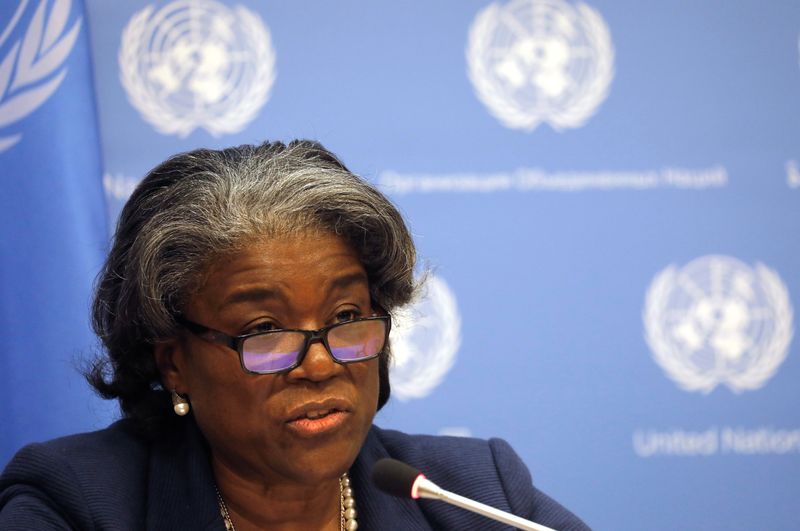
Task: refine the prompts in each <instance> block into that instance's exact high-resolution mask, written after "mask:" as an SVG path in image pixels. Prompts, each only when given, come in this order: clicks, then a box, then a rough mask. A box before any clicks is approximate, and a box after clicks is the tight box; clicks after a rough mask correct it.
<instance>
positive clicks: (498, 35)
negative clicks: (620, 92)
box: [466, 0, 614, 131]
mask: <svg viewBox="0 0 800 531" xmlns="http://www.w3.org/2000/svg"><path fill="white" fill-rule="evenodd" d="M466 55H467V65H468V73H469V78H470V80H471V81H472V84H473V86H474V88H475V92H476V94H477V95H478V97H479V98H480V99H481V101H483V103H484V104H485V105H486V106H487V107H488V108H489V111H490V112H491V113H492V114H493V115H494V116H495V117H496V118H497V119H498V120H500V122H501V123H503V125H505V126H507V127H510V128H513V129H522V130H525V131H533V130H534V129H536V127H537V126H538V125H539V124H540V123H541V122H547V123H549V124H550V125H551V126H552V127H553V128H554V129H555V130H557V131H561V130H563V129H566V128H575V127H580V126H582V125H583V124H584V123H586V120H588V119H589V117H590V116H591V115H592V114H594V112H595V110H596V109H597V106H598V105H599V104H600V103H601V102H602V101H603V100H605V98H606V96H607V95H608V88H609V85H610V84H611V79H612V78H613V77H614V48H613V45H612V44H611V37H610V34H609V31H608V27H607V26H606V24H605V22H604V21H603V18H602V17H601V16H600V14H599V13H598V12H597V11H595V10H594V9H592V8H591V7H589V6H588V5H586V4H583V3H577V4H575V5H574V6H573V5H571V4H570V3H567V2H566V0H512V1H511V2H509V3H507V4H506V5H500V4H499V3H492V4H490V5H489V6H488V7H486V8H484V9H483V10H482V11H481V12H480V13H479V14H478V15H477V17H476V18H475V20H474V22H473V23H472V27H471V28H470V32H469V43H468V45H467V51H466Z"/></svg>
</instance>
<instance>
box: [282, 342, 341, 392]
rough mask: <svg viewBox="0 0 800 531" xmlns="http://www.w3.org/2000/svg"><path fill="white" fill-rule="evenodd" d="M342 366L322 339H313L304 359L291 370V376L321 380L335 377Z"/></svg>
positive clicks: (315, 380)
mask: <svg viewBox="0 0 800 531" xmlns="http://www.w3.org/2000/svg"><path fill="white" fill-rule="evenodd" d="M341 368H342V366H341V365H340V364H339V363H336V361H335V360H334V359H333V356H331V353H330V352H328V349H327V348H325V344H324V343H323V342H322V341H321V340H317V341H312V342H311V344H310V345H309V346H308V350H307V351H306V354H305V356H304V357H303V361H302V362H301V363H300V365H298V366H297V367H295V368H294V369H292V370H291V371H289V377H290V378H296V379H303V380H311V381H314V382H321V381H324V380H327V379H328V378H331V377H333V376H334V375H335V374H337V373H338V372H339V371H340V370H341Z"/></svg>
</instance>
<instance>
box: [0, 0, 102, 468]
mask: <svg viewBox="0 0 800 531" xmlns="http://www.w3.org/2000/svg"><path fill="white" fill-rule="evenodd" d="M0 181H2V193H0V231H2V238H1V239H0V246H2V260H0V342H1V344H2V350H0V426H2V429H1V430H0V463H5V462H6V461H7V460H8V459H9V458H10V457H11V455H12V454H13V452H14V451H16V450H17V449H18V448H19V447H20V446H21V445H22V444H24V443H27V442H31V441H35V440H42V439H46V438H51V437H53V436H56V435H61V434H65V433H69V432H75V431H76V430H79V429H88V428H93V427H95V426H97V425H98V424H105V421H106V418H105V417H107V416H108V413H107V412H103V411H102V410H101V408H102V407H107V406H101V405H100V403H99V401H97V400H96V399H93V398H92V395H91V393H90V391H89V388H88V386H87V385H86V384H84V383H83V382H82V381H81V377H80V375H79V373H78V370H77V368H78V367H79V365H80V360H81V359H82V358H85V357H86V356H91V355H92V353H93V351H94V350H95V349H96V340H95V338H94V337H93V335H92V334H91V331H90V327H89V324H88V323H89V317H88V316H89V305H90V298H91V286H92V282H93V279H94V276H95V275H96V273H97V271H98V269H99V267H100V264H101V262H102V259H103V255H104V251H105V249H106V246H107V239H108V235H107V222H106V208H105V200H104V194H103V189H102V166H101V154H100V139H99V134H98V130H97V119H96V115H95V101H94V89H93V83H92V68H91V59H90V53H89V35H88V24H87V20H86V16H85V13H84V6H83V4H82V2H80V1H78V2H72V1H70V0H55V1H54V0H50V1H46V0H34V1H28V0H13V1H10V2H3V3H2V5H0ZM98 414H99V415H98ZM98 416H99V417H104V418H102V420H101V419H99V418H98ZM0 466H2V465H0Z"/></svg>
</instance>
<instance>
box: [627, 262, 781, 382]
mask: <svg viewBox="0 0 800 531" xmlns="http://www.w3.org/2000/svg"><path fill="white" fill-rule="evenodd" d="M709 258H711V259H715V258H722V259H728V258H727V257H709ZM755 274H756V278H757V279H758V281H759V286H760V288H761V291H762V292H763V294H764V299H765V302H766V304H767V306H768V307H769V308H770V309H771V312H770V313H771V314H772V315H773V316H774V318H773V321H772V323H773V328H772V332H771V334H769V337H768V338H767V339H766V341H764V342H763V343H762V344H757V345H754V346H752V347H751V351H752V353H753V354H754V356H753V359H752V361H751V363H750V364H749V365H748V366H747V367H746V368H745V369H744V370H742V371H739V372H735V371H726V372H724V373H722V374H720V373H717V372H712V371H701V370H698V368H697V367H696V366H694V365H693V364H692V363H691V362H690V361H689V359H688V358H687V355H686V353H685V352H684V351H683V349H681V348H680V346H679V345H676V344H675V342H674V341H673V340H671V339H670V338H669V337H668V335H667V331H666V330H665V329H664V326H663V324H664V319H665V316H666V315H667V313H668V312H669V308H668V302H669V297H670V294H671V292H672V291H673V290H674V289H675V286H676V285H677V283H678V276H679V271H678V269H677V267H676V266H674V265H671V266H669V267H667V268H666V269H664V270H663V271H661V272H660V273H659V274H658V275H656V277H655V278H654V279H653V282H652V284H651V285H650V288H649V289H648V291H647V296H646V299H645V307H644V311H643V314H642V318H643V321H644V325H645V340H646V341H647V343H648V345H649V346H650V349H651V350H652V353H653V357H654V359H655V361H656V362H657V363H658V364H659V365H660V366H661V367H662V369H664V372H665V373H666V374H667V376H669V377H670V378H671V379H672V380H674V381H675V383H677V384H678V385H679V386H680V387H681V388H682V389H684V390H686V391H699V392H702V393H706V394H707V393H710V392H711V391H712V390H714V388H715V387H716V386H717V385H719V384H721V383H722V384H725V385H726V386H728V387H729V388H730V389H731V390H732V391H734V392H736V393H740V392H742V391H747V390H754V389H758V388H760V387H762V386H763V385H764V384H765V383H766V381H767V380H769V379H770V378H771V377H772V376H773V375H774V374H775V373H776V371H777V370H778V367H780V365H781V363H783V360H784V359H785V358H786V356H787V354H788V347H789V343H790V342H791V340H792V336H793V335H794V330H793V328H792V318H793V312H792V307H791V304H790V302H789V295H788V290H787V288H786V286H785V285H784V284H783V282H782V281H781V279H780V277H779V276H778V274H777V273H775V272H774V271H772V270H771V269H769V268H768V267H766V266H765V265H763V264H761V263H757V264H756V267H755Z"/></svg>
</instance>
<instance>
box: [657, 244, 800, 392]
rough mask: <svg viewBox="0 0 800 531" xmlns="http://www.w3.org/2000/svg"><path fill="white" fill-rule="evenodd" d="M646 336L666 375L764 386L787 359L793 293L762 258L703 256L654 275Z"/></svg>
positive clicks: (701, 386) (704, 388) (692, 387)
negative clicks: (756, 260) (753, 260)
mask: <svg viewBox="0 0 800 531" xmlns="http://www.w3.org/2000/svg"><path fill="white" fill-rule="evenodd" d="M643 319H644V327H645V338H646V340H647V343H648V345H649V346H650V348H651V350H652V351H653V357H654V358H655V360H656V362H657V363H658V364H659V365H660V366H661V368H662V369H664V372H666V373H667V376H669V377H670V378H672V379H673V380H675V382H676V383H677V384H678V385H679V386H680V387H682V388H683V389H685V390H687V391H700V392H703V393H710V392H711V391H712V390H713V389H714V388H715V387H716V386H717V385H719V384H725V385H726V386H728V387H729V388H730V389H731V390H733V391H734V392H737V393H739V392H742V391H747V390H752V389H758V388H759V387H761V386H763V385H764V384H765V383H766V381H767V380H768V379H769V378H770V377H772V375H773V374H775V371H777V369H778V367H779V366H780V364H781V363H782V362H783V360H784V359H785V358H786V355H787V353H788V347H789V343H790V342H791V340H792V335H793V334H794V331H793V329H792V307H791V304H790V302H789V294H788V291H787V289H786V286H784V284H783V282H782V281H781V279H780V277H779V276H778V275H777V273H775V272H774V271H772V270H771V269H769V268H768V267H766V266H765V265H763V264H760V263H757V264H756V265H755V267H754V268H751V267H749V266H747V264H744V263H742V262H741V261H739V260H737V259H735V258H731V257H728V256H704V257H701V258H698V259H696V260H693V261H692V262H690V263H689V264H687V265H686V266H685V267H683V268H681V269H678V268H677V267H676V266H674V265H671V266H669V267H667V268H666V269H664V270H663V271H661V272H660V273H659V274H658V275H656V277H655V278H654V279H653V282H652V284H651V285H650V288H649V289H648V292H647V296H646V301H645V307H644V311H643Z"/></svg>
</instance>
